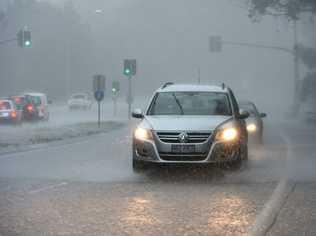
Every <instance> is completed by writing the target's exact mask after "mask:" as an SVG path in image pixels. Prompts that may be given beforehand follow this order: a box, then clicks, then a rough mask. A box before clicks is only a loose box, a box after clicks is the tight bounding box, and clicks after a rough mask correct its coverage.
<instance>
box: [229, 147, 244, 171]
mask: <svg viewBox="0 0 316 236" xmlns="http://www.w3.org/2000/svg"><path fill="white" fill-rule="evenodd" d="M247 160H248V146H247V145H242V146H240V148H239V151H238V154H237V157H236V159H235V160H233V161H231V162H230V163H229V166H230V167H231V168H233V169H239V168H240V167H241V166H242V163H243V161H247Z"/></svg>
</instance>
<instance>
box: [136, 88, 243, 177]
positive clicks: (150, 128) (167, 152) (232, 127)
mask: <svg viewBox="0 0 316 236" xmlns="http://www.w3.org/2000/svg"><path fill="white" fill-rule="evenodd" d="M132 116H133V117H134V118H139V119H141V122H140V124H139V125H138V126H137V128H136V129H135V131H134V135H133V142H132V143H133V170H134V171H135V172H139V171H142V170H143V169H144V168H147V167H148V166H150V165H153V164H160V163H162V164H170V163H182V164H184V163H186V164H208V163H241V162H242V161H243V160H247V158H248V146H247V143H248V135H247V130H246V123H245V121H244V119H245V118H247V117H248V113H247V112H243V113H240V111H239V108H238V103H237V101H236V99H235V96H234V94H233V92H232V90H231V89H230V88H228V87H226V86H225V85H223V86H206V85H177V84H172V83H167V84H165V85H164V86H162V87H161V88H160V89H158V90H157V91H156V92H155V93H154V96H153V98H152V100H151V101H150V104H149V106H148V108H147V110H146V111H145V113H142V111H141V110H140V109H137V110H134V112H133V113H132Z"/></svg>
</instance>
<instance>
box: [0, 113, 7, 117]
mask: <svg viewBox="0 0 316 236" xmlns="http://www.w3.org/2000/svg"><path fill="white" fill-rule="evenodd" d="M8 116H9V113H8V112H1V113H0V117H8Z"/></svg>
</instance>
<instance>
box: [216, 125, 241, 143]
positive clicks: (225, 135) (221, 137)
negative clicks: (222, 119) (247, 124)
mask: <svg viewBox="0 0 316 236" xmlns="http://www.w3.org/2000/svg"><path fill="white" fill-rule="evenodd" d="M237 137H238V130H237V129H236V128H226V129H223V130H220V131H219V132H218V133H217V135H216V140H218V141H234V140H235V139H237Z"/></svg>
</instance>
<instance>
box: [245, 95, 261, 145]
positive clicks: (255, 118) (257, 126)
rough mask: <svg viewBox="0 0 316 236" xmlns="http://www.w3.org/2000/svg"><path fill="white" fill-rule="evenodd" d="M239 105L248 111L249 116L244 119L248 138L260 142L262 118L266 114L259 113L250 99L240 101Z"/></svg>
mask: <svg viewBox="0 0 316 236" xmlns="http://www.w3.org/2000/svg"><path fill="white" fill-rule="evenodd" d="M239 107H240V109H243V110H245V111H247V112H248V113H249V117H248V118H247V119H246V123H247V131H248V135H249V138H250V139H253V140H254V141H255V142H257V143H260V144H261V143H262V142H263V120H262V118H264V117H266V116H267V114H266V113H260V112H259V111H258V109H257V107H256V105H255V104H254V103H253V102H250V101H241V102H240V103H239Z"/></svg>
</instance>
